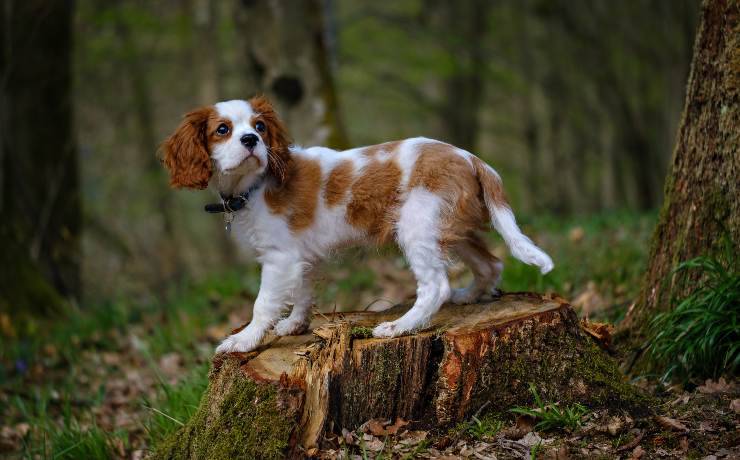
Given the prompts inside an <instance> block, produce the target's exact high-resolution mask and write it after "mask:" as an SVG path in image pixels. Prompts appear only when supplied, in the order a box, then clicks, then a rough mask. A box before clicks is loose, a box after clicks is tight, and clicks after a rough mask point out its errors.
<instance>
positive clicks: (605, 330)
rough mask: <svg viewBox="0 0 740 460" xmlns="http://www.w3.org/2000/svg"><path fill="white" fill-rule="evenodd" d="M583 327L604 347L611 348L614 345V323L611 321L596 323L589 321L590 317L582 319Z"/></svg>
mask: <svg viewBox="0 0 740 460" xmlns="http://www.w3.org/2000/svg"><path fill="white" fill-rule="evenodd" d="M581 328H582V329H583V330H584V331H585V332H586V333H587V334H588V335H590V336H591V337H593V338H594V340H595V341H596V343H598V344H599V345H600V346H601V347H602V348H606V349H609V348H610V347H611V345H612V334H613V333H614V325H613V324H609V323H596V322H592V321H589V320H588V318H583V319H582V320H581Z"/></svg>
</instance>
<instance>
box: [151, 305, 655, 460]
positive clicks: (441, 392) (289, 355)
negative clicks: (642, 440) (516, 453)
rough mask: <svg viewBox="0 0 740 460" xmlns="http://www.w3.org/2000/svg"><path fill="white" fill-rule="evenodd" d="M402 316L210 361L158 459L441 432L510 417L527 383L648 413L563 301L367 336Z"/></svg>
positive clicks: (333, 317)
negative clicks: (379, 426)
mask: <svg viewBox="0 0 740 460" xmlns="http://www.w3.org/2000/svg"><path fill="white" fill-rule="evenodd" d="M408 308H409V304H403V305H399V306H396V307H394V308H392V309H390V310H387V311H384V312H381V313H375V312H353V313H335V314H319V315H316V316H315V317H314V319H313V321H312V323H311V332H310V333H308V334H305V335H301V336H293V337H281V338H272V339H269V338H268V339H267V341H266V342H265V344H264V345H263V346H261V347H260V349H259V350H257V351H254V352H251V353H232V354H227V355H218V356H216V357H215V358H214V361H213V369H212V371H211V376H210V384H209V387H208V390H207V391H206V394H205V395H204V397H203V399H202V401H201V405H200V407H199V409H198V411H197V413H196V414H195V415H194V416H193V418H192V419H191V420H190V421H189V422H188V423H187V425H186V426H185V427H183V428H182V429H181V430H180V431H179V432H178V433H176V435H175V436H173V437H172V438H170V439H169V440H168V441H167V442H166V443H165V444H164V445H163V447H162V448H161V449H160V450H159V451H158V452H157V456H158V457H164V458H205V457H208V458H218V457H221V456H223V457H240V456H245V457H262V458H272V457H281V456H289V457H300V456H310V455H311V454H314V453H315V452H316V451H317V449H318V448H319V447H320V445H321V441H322V439H323V438H324V436H325V435H327V434H328V433H330V432H339V431H341V429H342V428H347V429H349V430H352V429H355V428H357V427H358V426H360V425H361V424H362V423H364V422H366V421H368V420H370V419H373V418H382V419H391V420H395V419H396V418H399V417H400V418H403V419H404V420H407V421H411V422H412V423H413V424H416V425H418V426H419V427H424V428H427V429H444V428H446V427H449V426H451V425H452V424H454V423H456V422H459V421H462V420H466V419H469V418H470V417H471V415H473V414H475V413H476V412H477V411H478V410H479V409H480V408H481V407H483V406H485V410H486V412H488V411H494V412H499V413H503V414H508V409H510V408H511V407H512V406H514V405H531V403H532V398H531V394H530V393H529V391H528V388H529V385H530V384H534V385H535V386H536V387H537V389H538V391H539V393H540V394H541V395H542V397H543V398H544V399H546V400H551V401H558V402H560V403H563V404H565V403H570V402H580V403H582V404H586V405H588V406H589V407H591V408H597V407H599V408H601V407H620V408H621V409H625V410H630V409H634V410H637V411H641V410H644V407H645V401H644V399H643V397H642V396H641V395H640V394H639V393H638V392H637V391H636V390H634V389H633V388H632V387H631V386H629V385H628V384H626V383H625V382H624V380H623V377H622V376H621V374H620V373H619V372H618V370H617V369H616V367H615V364H614V362H613V361H612V360H611V359H610V358H609V357H608V356H607V355H606V354H605V353H604V352H603V351H602V350H601V349H599V348H598V347H597V346H596V345H595V344H594V343H593V342H592V341H591V339H590V338H589V337H588V336H587V335H585V334H583V333H582V332H581V330H580V328H579V322H578V319H577V317H576V315H575V313H574V312H573V309H572V308H571V307H570V305H569V304H568V303H567V302H566V301H565V300H564V299H562V298H559V297H557V296H540V295H537V294H528V293H518V294H506V295H503V296H502V297H500V298H498V299H496V300H495V301H492V302H487V303H479V304H472V305H462V306H452V305H448V306H445V307H443V308H442V310H441V311H440V312H439V313H438V314H436V315H435V316H434V318H433V319H432V322H431V323H430V324H429V325H428V327H427V328H425V329H424V330H422V331H419V332H417V333H415V334H411V335H406V336H402V337H396V338H391V339H376V338H372V337H370V332H371V330H372V329H371V328H372V327H373V326H374V325H376V324H378V323H380V322H383V321H388V320H392V319H395V318H397V317H399V316H400V315H401V314H403V312H405V311H406V310H407V309H408Z"/></svg>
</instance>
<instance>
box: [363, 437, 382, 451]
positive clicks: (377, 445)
mask: <svg viewBox="0 0 740 460" xmlns="http://www.w3.org/2000/svg"><path fill="white" fill-rule="evenodd" d="M365 445H366V446H367V448H368V449H370V450H372V451H373V452H380V451H381V450H383V447H385V443H384V442H383V441H381V440H380V439H378V438H375V439H373V440H372V441H370V442H368V443H367V444H365Z"/></svg>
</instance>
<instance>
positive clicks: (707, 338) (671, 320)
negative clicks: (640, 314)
mask: <svg viewBox="0 0 740 460" xmlns="http://www.w3.org/2000/svg"><path fill="white" fill-rule="evenodd" d="M724 259H725V261H721V260H718V259H717V258H710V257H697V258H695V259H692V260H689V261H686V262H683V263H681V264H680V265H679V266H678V267H677V268H676V270H675V271H674V273H673V274H672V275H673V276H676V277H681V278H682V279H680V280H678V285H679V286H682V285H683V286H686V285H689V283H695V285H696V288H695V289H694V290H693V291H692V292H691V293H689V294H688V295H686V296H685V297H683V298H681V299H675V300H674V301H673V304H674V307H673V309H672V310H671V311H669V312H666V313H660V314H658V315H656V316H655V317H654V318H653V320H652V322H651V331H652V339H651V340H650V346H649V351H650V353H651V357H652V359H653V362H655V363H658V365H663V366H664V367H665V371H664V372H663V377H662V379H663V380H664V381H667V380H670V379H673V378H679V379H682V380H684V381H687V380H690V379H705V378H714V379H716V378H718V377H720V376H721V375H722V374H729V375H737V372H738V370H740V270H738V260H737V259H736V258H735V255H734V254H733V252H732V249H731V248H728V249H727V250H726V254H725V257H724Z"/></svg>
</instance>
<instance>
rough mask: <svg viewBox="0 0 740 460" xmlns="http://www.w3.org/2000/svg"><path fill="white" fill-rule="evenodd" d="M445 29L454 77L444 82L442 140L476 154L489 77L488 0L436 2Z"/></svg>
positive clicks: (441, 120)
mask: <svg viewBox="0 0 740 460" xmlns="http://www.w3.org/2000/svg"><path fill="white" fill-rule="evenodd" d="M428 7H431V8H432V9H435V8H436V9H437V10H438V16H439V17H437V18H436V19H437V20H438V22H439V28H440V29H441V30H445V29H447V30H448V37H449V38H448V42H447V43H446V45H447V48H448V53H449V55H450V62H451V63H452V64H453V66H454V70H453V71H452V72H451V75H449V76H447V77H446V78H445V79H444V81H443V88H442V89H443V97H444V99H443V100H442V101H441V104H439V107H440V113H439V119H440V122H441V124H442V126H443V127H444V129H445V132H444V134H443V136H442V138H443V139H442V140H445V141H447V142H449V143H450V144H452V145H455V146H458V147H460V148H463V149H465V150H468V151H470V152H475V151H476V144H477V141H478V134H479V132H480V111H481V110H480V109H481V107H482V106H483V102H484V101H483V91H484V82H485V76H486V59H485V58H486V56H485V53H484V44H485V43H486V40H485V34H486V29H487V26H488V11H489V7H490V4H489V2H488V0H473V1H467V2H449V1H444V0H443V1H439V2H438V1H434V2H431V3H430V4H429V5H428Z"/></svg>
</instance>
